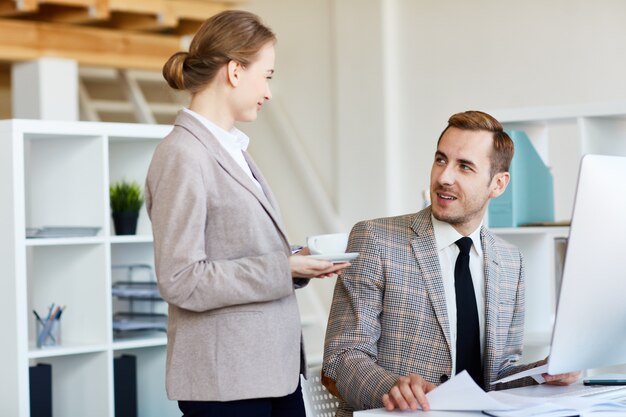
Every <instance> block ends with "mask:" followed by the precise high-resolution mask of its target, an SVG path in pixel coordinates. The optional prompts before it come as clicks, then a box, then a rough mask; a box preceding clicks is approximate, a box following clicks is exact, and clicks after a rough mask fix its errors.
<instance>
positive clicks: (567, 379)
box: [537, 356, 581, 385]
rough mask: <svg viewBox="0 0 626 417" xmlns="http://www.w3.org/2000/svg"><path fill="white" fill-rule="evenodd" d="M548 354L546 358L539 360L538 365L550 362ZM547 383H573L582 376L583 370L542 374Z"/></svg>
mask: <svg viewBox="0 0 626 417" xmlns="http://www.w3.org/2000/svg"><path fill="white" fill-rule="evenodd" d="M548 358H549V356H547V357H546V358H545V359H544V360H542V361H540V362H537V365H538V366H541V365H545V364H546V363H548ZM541 376H542V377H543V379H544V381H545V383H546V384H549V385H571V384H573V383H574V382H576V381H578V380H579V379H580V376H581V372H580V371H578V372H568V373H566V374H558V375H550V374H541Z"/></svg>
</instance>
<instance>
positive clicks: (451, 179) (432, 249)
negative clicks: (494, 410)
mask: <svg viewBox="0 0 626 417" xmlns="http://www.w3.org/2000/svg"><path fill="white" fill-rule="evenodd" d="M512 158H513V142H512V140H511V138H509V136H508V135H507V134H506V133H505V132H504V131H503V130H502V126H501V125H500V123H499V122H498V121H497V120H496V119H494V118H493V117H491V116H490V115H488V114H486V113H482V112H478V111H468V112H465V113H459V114H455V115H453V116H452V117H451V118H450V119H449V121H448V126H447V127H446V129H444V131H443V132H442V134H441V136H440V137H439V141H438V144H437V151H436V152H435V160H434V162H433V166H432V171H431V183H430V197H431V201H432V205H431V206H430V207H428V208H426V209H424V210H422V211H420V212H418V213H415V214H410V215H404V216H399V217H391V218H383V219H377V220H370V221H364V222H360V223H358V224H356V225H355V226H354V228H353V229H352V233H351V235H350V242H349V244H348V251H349V252H359V253H360V255H359V257H358V258H357V259H356V260H355V261H353V263H352V266H351V267H350V268H348V269H346V270H345V271H344V272H343V274H342V275H341V277H340V278H339V279H338V280H337V284H336V287H335V294H334V299H333V305H332V308H331V312H330V317H329V321H328V330H327V333H326V344H325V349H324V366H323V382H324V384H325V385H326V386H327V388H328V389H329V390H330V391H331V392H332V393H333V394H335V395H337V396H338V397H339V398H340V399H341V406H340V409H339V411H338V412H337V416H338V417H345V416H351V415H352V410H354V409H356V410H360V409H369V408H377V407H381V406H385V408H387V409H388V410H393V409H401V410H405V409H408V408H410V409H413V410H415V409H417V407H418V405H419V406H420V407H421V408H423V409H424V410H427V409H428V401H427V400H426V397H425V394H426V393H427V392H429V391H430V390H432V389H433V388H435V386H436V385H435V384H440V383H443V382H445V381H446V380H448V379H449V378H450V377H451V376H452V375H455V374H457V373H459V372H461V371H462V370H467V371H468V373H469V374H470V375H471V376H472V378H474V380H475V381H476V382H477V383H478V384H479V385H480V386H482V387H483V388H484V389H486V390H491V389H493V388H494V387H493V386H492V385H490V383H491V382H493V381H496V380H498V379H500V378H503V377H505V376H507V375H511V374H513V373H516V372H519V371H522V370H525V369H529V368H532V367H536V366H538V365H540V364H543V363H545V360H544V361H540V362H537V363H533V364H529V365H518V364H517V361H518V360H519V358H520V356H521V353H522V339H523V329H524V266H523V261H522V256H521V254H520V252H519V251H518V250H517V248H515V247H513V246H511V245H509V244H507V243H506V242H504V241H502V240H501V239H499V238H498V237H496V236H494V235H492V234H491V233H490V232H489V231H488V230H487V229H486V228H485V227H483V226H482V220H483V217H484V214H485V210H486V209H487V204H488V202H489V200H490V199H492V198H495V197H498V196H499V195H501V194H502V193H503V192H504V190H505V189H506V187H507V185H508V183H509V179H510V175H509V172H508V171H509V165H510V162H511V159H512ZM468 238H471V240H468ZM544 377H545V380H546V382H547V383H552V384H569V383H572V382H574V381H576V380H577V378H578V374H577V373H572V374H564V375H555V376H552V375H544ZM533 383H535V381H534V380H533V379H532V378H525V379H520V380H518V381H515V382H512V383H509V384H500V385H499V386H498V387H497V388H511V387H513V386H521V385H528V384H533Z"/></svg>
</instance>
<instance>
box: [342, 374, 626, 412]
mask: <svg viewBox="0 0 626 417" xmlns="http://www.w3.org/2000/svg"><path fill="white" fill-rule="evenodd" d="M426 398H428V403H429V405H430V409H431V410H432V411H436V412H438V411H450V412H452V411H454V412H457V411H474V412H480V411H482V412H483V414H486V415H489V416H494V417H526V416H542V417H565V416H568V417H569V416H572V415H582V414H584V415H589V414H591V415H593V414H595V413H602V415H603V416H604V415H605V414H604V413H610V414H612V415H615V416H618V415H621V416H624V415H626V404H622V403H618V402H612V401H604V400H598V399H594V398H582V397H561V398H549V397H526V396H521V395H514V394H508V393H507V392H505V391H492V392H489V393H486V392H485V391H483V390H482V389H481V388H480V387H479V386H478V385H476V383H475V382H474V380H473V379H472V378H471V377H470V376H469V374H468V373H467V372H465V371H463V372H461V373H460V374H458V375H456V376H454V377H453V378H451V379H450V380H448V381H447V382H445V383H444V384H441V385H440V386H438V387H437V388H435V389H434V390H432V391H431V392H429V393H428V394H426ZM592 413H593V414H592ZM396 414H397V415H402V416H407V417H408V416H421V415H431V414H433V415H435V414H436V413H431V412H429V413H427V414H424V412H423V411H421V410H418V411H397V410H396V411H386V410H385V409H383V408H380V409H376V410H367V411H357V412H355V413H354V417H385V416H389V415H396Z"/></svg>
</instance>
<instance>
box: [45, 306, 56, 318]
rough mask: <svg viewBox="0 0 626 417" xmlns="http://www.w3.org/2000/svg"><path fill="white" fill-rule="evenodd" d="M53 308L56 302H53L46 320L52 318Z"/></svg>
mask: <svg viewBox="0 0 626 417" xmlns="http://www.w3.org/2000/svg"><path fill="white" fill-rule="evenodd" d="M52 310H54V303H52V305H51V306H50V309H49V310H48V317H46V320H50V316H51V315H52Z"/></svg>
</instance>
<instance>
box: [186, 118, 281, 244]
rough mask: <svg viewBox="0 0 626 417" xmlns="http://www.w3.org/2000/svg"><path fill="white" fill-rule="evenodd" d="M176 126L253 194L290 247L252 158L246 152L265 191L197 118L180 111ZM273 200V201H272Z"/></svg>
mask: <svg viewBox="0 0 626 417" xmlns="http://www.w3.org/2000/svg"><path fill="white" fill-rule="evenodd" d="M174 124H175V125H177V126H180V127H182V128H183V129H185V130H187V131H189V132H190V133H191V134H192V135H193V136H194V137H195V138H196V139H197V140H198V141H199V142H200V143H202V145H204V147H206V148H207V150H208V151H209V153H210V154H211V156H213V157H214V158H215V160H216V161H217V163H218V164H220V166H221V167H222V168H224V170H225V171H226V172H227V173H228V174H229V175H230V176H231V177H233V178H234V179H235V180H236V181H237V182H239V183H240V184H241V186H242V187H244V188H245V189H246V190H248V191H249V192H250V193H252V194H253V195H254V196H255V197H256V199H257V200H259V202H260V203H261V205H262V206H263V208H264V209H265V211H266V212H267V214H268V215H269V216H270V217H271V219H272V221H273V222H274V224H275V225H276V228H277V229H278V232H279V233H280V235H281V238H282V239H283V241H284V242H285V244H286V246H287V247H289V243H288V240H287V236H286V233H285V232H284V229H283V226H282V223H281V221H280V215H279V213H278V210H277V208H275V207H277V206H276V202H275V201H273V200H274V197H273V195H272V193H271V192H270V190H269V186H268V185H267V182H266V181H265V179H264V178H263V176H262V175H261V173H260V171H259V169H258V167H257V166H256V165H255V164H254V162H252V158H250V156H249V155H248V154H247V153H246V152H244V153H243V154H244V157H245V159H246V161H247V162H248V165H249V166H250V170H251V171H252V174H253V175H254V177H255V178H256V179H257V181H259V184H261V188H262V189H263V191H261V190H259V187H257V186H256V184H255V183H254V182H253V181H252V179H251V178H250V177H249V176H248V175H246V173H245V172H244V171H243V170H242V169H241V167H240V166H239V165H237V162H235V160H234V159H233V158H232V157H231V156H230V155H229V154H228V152H227V151H226V150H225V149H224V147H223V146H222V145H221V144H220V143H219V141H218V140H217V138H215V137H214V136H213V134H212V133H211V132H210V131H209V130H208V129H207V128H206V127H205V126H204V125H203V124H202V123H200V122H199V121H198V120H197V119H196V118H195V117H193V116H191V115H189V114H187V113H185V112H184V111H180V112H179V113H178V116H177V117H176V121H175V122H174ZM270 200H272V201H270Z"/></svg>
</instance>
